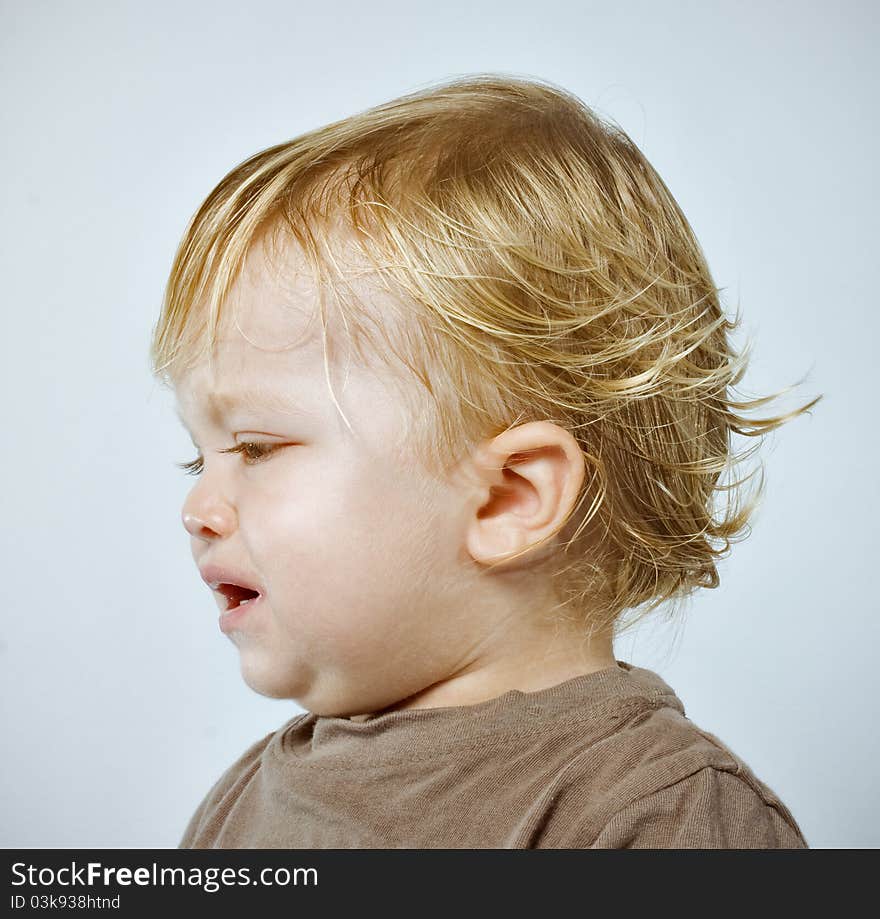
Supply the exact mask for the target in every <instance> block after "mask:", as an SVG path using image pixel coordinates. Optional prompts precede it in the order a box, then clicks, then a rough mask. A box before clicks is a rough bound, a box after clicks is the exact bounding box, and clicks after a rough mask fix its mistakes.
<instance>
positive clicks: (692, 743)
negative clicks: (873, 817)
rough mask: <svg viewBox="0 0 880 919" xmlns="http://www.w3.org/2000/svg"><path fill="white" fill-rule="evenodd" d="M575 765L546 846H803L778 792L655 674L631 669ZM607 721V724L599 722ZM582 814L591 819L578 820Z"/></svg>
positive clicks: (596, 723)
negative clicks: (625, 688)
mask: <svg viewBox="0 0 880 919" xmlns="http://www.w3.org/2000/svg"><path fill="white" fill-rule="evenodd" d="M629 674H630V676H631V677H632V680H631V681H627V682H628V683H629V684H630V689H629V690H628V691H627V692H622V693H621V694H620V695H618V696H614V697H612V698H609V699H608V700H607V702H606V703H605V705H604V706H602V707H601V708H600V711H601V717H600V721H598V722H594V723H593V724H592V725H591V729H590V731H588V732H585V734H584V738H583V740H584V742H583V746H582V747H581V748H580V749H578V750H577V752H576V755H575V757H574V759H573V760H572V768H571V770H570V773H569V780H568V781H567V782H566V788H565V791H564V797H565V798H566V802H567V803H566V805H565V807H564V808H563V809H562V810H561V813H562V814H566V813H567V814H569V816H570V820H569V825H568V826H565V821H564V820H559V819H557V820H556V821H555V823H556V826H555V827H548V834H547V836H548V841H547V842H546V844H547V845H551V846H570V847H572V848H581V847H585V846H591V847H595V848H806V847H807V842H806V840H805V839H804V837H803V834H802V833H801V830H800V828H799V827H798V824H797V822H796V821H795V819H794V817H793V815H792V814H791V812H790V811H789V809H788V808H787V807H786V806H785V804H784V803H783V802H782V800H781V799H780V798H779V796H778V795H777V794H775V792H774V791H773V790H772V789H771V788H770V787H768V786H767V785H766V784H765V783H764V782H762V781H760V780H759V779H758V778H757V776H756V775H755V774H754V772H753V771H752V770H751V769H750V768H749V766H748V764H747V763H746V762H745V761H744V760H743V759H742V758H741V757H740V756H738V755H737V754H736V753H735V752H734V751H733V750H731V749H730V747H728V746H727V745H726V744H725V743H724V742H723V741H721V740H720V739H719V738H718V737H717V736H716V735H714V734H712V733H710V732H709V731H706V730H704V729H703V728H702V727H700V726H698V725H697V724H695V723H694V722H693V721H691V719H690V718H688V716H687V714H686V712H685V709H684V706H683V705H682V703H681V700H680V699H679V698H678V696H677V695H676V694H675V693H674V692H673V691H672V689H671V688H670V687H669V686H668V685H667V684H666V683H664V682H663V681H662V680H661V679H660V678H659V677H658V676H657V675H656V674H655V673H653V671H650V670H645V669H642V668H638V667H631V668H630V669H629ZM603 720H604V726H603V724H602V721H603ZM585 815H589V819H585Z"/></svg>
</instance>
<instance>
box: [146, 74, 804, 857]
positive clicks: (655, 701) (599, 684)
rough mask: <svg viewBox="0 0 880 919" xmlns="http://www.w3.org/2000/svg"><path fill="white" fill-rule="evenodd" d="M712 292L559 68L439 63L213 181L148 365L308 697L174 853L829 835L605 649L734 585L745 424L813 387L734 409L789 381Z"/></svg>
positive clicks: (645, 175) (255, 666)
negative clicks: (533, 71)
mask: <svg viewBox="0 0 880 919" xmlns="http://www.w3.org/2000/svg"><path fill="white" fill-rule="evenodd" d="M718 291H719V289H718V288H716V287H715V286H714V284H713V281H712V278H711V275H710V272H709V269H708V267H707V265H706V261H705V258H704V256H703V254H702V251H701V249H700V247H699V245H698V243H697V241H696V240H695V238H694V235H693V232H692V230H691V228H690V226H689V224H688V222H687V220H686V219H685V217H684V215H683V214H682V212H681V210H680V209H679V207H678V205H677V204H676V202H675V200H674V199H673V197H672V195H671V194H670V192H669V190H668V189H667V188H666V186H665V184H664V183H663V181H662V180H661V179H660V177H659V176H658V175H657V173H656V172H655V171H654V170H653V168H652V167H651V165H650V164H649V163H648V162H647V160H646V159H645V157H644V156H643V154H642V153H641V152H640V151H639V150H638V148H637V147H636V146H635V145H634V144H633V142H632V141H631V140H630V139H629V137H627V135H626V134H625V133H624V132H623V131H621V130H620V129H619V128H617V127H614V126H611V125H610V124H608V123H606V122H604V121H602V120H601V119H600V118H599V117H598V116H597V115H596V114H595V113H594V112H592V111H591V110H590V109H589V108H588V107H587V106H585V105H584V104H583V103H582V102H581V101H580V100H579V99H577V98H576V97H574V96H572V95H571V94H569V93H568V92H566V91H564V90H562V89H560V88H559V87H556V86H554V85H552V84H550V83H547V82H542V81H537V80H531V79H529V80H527V79H520V78H514V77H509V76H503V75H495V74H478V75H472V76H468V77H464V78H459V79H455V80H452V81H448V82H446V83H443V84H439V85H434V86H433V87H431V88H429V89H427V90H421V91H418V92H414V93H411V94H408V95H405V96H403V97H401V98H398V99H395V100H393V101H391V102H388V103H386V104H383V105H379V106H377V107H375V108H372V109H370V110H368V111H365V112H362V113H360V114H356V115H354V116H352V117H349V118H345V119H343V120H341V121H338V122H335V123H333V124H330V125H327V126H325V127H322V128H320V129H317V130H314V131H310V132H308V133H306V134H302V135H301V136H299V137H297V138H295V139H293V140H291V141H288V142H286V143H282V144H278V145H276V146H273V147H271V148H269V149H267V150H264V151H262V152H260V153H257V154H255V155H254V156H252V157H250V158H249V159H248V160H246V161H245V162H244V163H242V164H241V165H239V166H237V167H236V168H235V169H233V170H232V171H231V172H230V173H229V174H228V175H227V176H226V177H224V178H223V179H222V180H221V181H220V183H219V184H218V185H217V186H216V188H215V189H214V190H213V191H212V192H211V193H210V195H209V196H208V198H207V199H206V200H205V202H204V203H203V204H202V205H201V207H200V208H199V209H198V211H197V213H196V214H195V216H194V217H193V219H192V220H191V222H190V224H189V226H188V227H187V229H186V231H185V234H184V238H183V240H182V242H181V244H180V247H179V249H178V251H177V254H176V257H175V260H174V264H173V267H172V270H171V274H170V278H169V281H168V285H167V289H166V294H165V301H164V304H163V309H162V314H161V317H160V320H159V322H158V324H157V326H156V328H155V331H154V338H153V342H152V360H153V367H154V371H155V373H156V375H157V377H158V378H159V379H160V380H161V381H162V382H163V383H164V384H166V385H168V386H169V387H170V388H171V389H172V391H173V393H174V395H175V399H176V402H177V406H178V413H179V415H180V418H181V420H182V422H183V424H184V425H185V426H186V428H187V430H188V431H189V434H190V437H191V439H192V442H193V445H194V448H195V450H196V451H197V455H196V458H195V459H193V460H192V461H191V462H188V463H185V464H182V465H184V468H186V469H187V471H188V472H190V473H192V474H194V475H196V476H198V479H197V481H195V483H194V485H193V488H192V489H191V491H190V492H189V494H188V496H187V498H186V501H185V503H184V506H183V512H182V520H183V525H184V527H185V528H186V530H187V532H188V533H189V536H190V544H191V550H192V554H193V558H194V560H195V563H196V565H197V566H198V568H199V571H200V573H201V576H202V578H203V579H204V581H205V582H206V584H207V586H208V588H209V589H210V590H211V591H212V592H213V596H214V598H215V599H216V602H217V606H218V611H219V628H220V629H221V630H222V632H223V633H224V634H225V635H226V636H227V637H228V639H229V640H230V641H232V642H233V643H234V645H235V647H236V649H237V651H238V655H239V660H240V667H241V674H242V677H243V679H244V681H245V682H246V683H247V685H248V686H250V687H251V688H252V689H253V690H254V691H256V692H257V693H260V694H262V695H265V696H268V697H271V698H276V699H291V700H294V701H296V702H297V703H298V704H299V705H300V706H301V707H302V708H304V709H305V710H306V711H305V712H304V713H303V714H299V715H297V716H296V717H294V718H292V719H290V720H289V721H287V723H285V724H283V725H281V727H279V728H278V729H277V730H276V731H273V732H271V733H270V734H268V735H267V736H265V737H263V738H262V739H261V740H258V741H257V742H256V743H254V744H253V745H252V746H251V747H250V748H249V749H248V750H246V751H245V752H244V753H243V755H242V756H241V757H240V758H239V759H238V760H237V761H236V762H235V763H234V764H233V765H231V766H230V767H229V768H228V769H227V770H226V771H225V772H224V773H223V775H222V776H220V778H219V779H218V780H217V782H216V783H215V785H214V786H213V788H211V790H210V791H209V792H208V794H207V796H206V797H205V798H204V800H203V801H202V802H201V804H200V805H199V807H198V808H197V810H196V811H195V813H194V814H193V816H192V818H191V820H190V821H189V825H188V826H187V827H186V830H185V832H184V834H183V838H182V839H181V841H180V846H181V847H183V848H349V847H369V848H562V847H565V848H783V847H786V848H805V847H806V846H807V843H806V840H805V839H804V837H803V835H802V833H801V831H800V829H799V827H798V825H797V823H796V821H795V819H794V818H793V816H792V814H791V813H790V812H789V810H788V809H787V808H786V806H785V805H784V804H783V802H782V801H781V800H780V799H779V797H777V796H776V795H775V794H774V793H773V791H772V790H771V789H770V788H769V787H767V785H765V784H763V783H762V782H761V781H759V779H758V778H757V777H756V776H755V775H754V774H753V773H752V772H751V770H750V769H749V767H748V766H747V765H746V763H745V762H743V760H742V759H740V758H739V757H738V756H736V754H734V753H733V752H731V750H730V749H728V748H727V747H726V746H725V745H724V744H723V743H722V742H721V741H720V740H719V739H718V738H717V737H715V736H714V735H712V734H710V733H708V732H707V731H705V730H703V729H702V728H700V727H698V726H697V725H696V724H694V723H693V722H692V721H691V720H690V719H689V718H688V717H687V715H686V713H685V709H684V706H683V705H682V703H681V701H680V700H679V698H678V697H677V696H676V694H675V693H674V692H673V690H672V689H671V688H670V686H669V685H667V684H666V683H665V682H664V681H663V679H661V677H660V676H658V675H657V674H656V673H654V672H653V671H651V670H648V669H644V668H640V667H637V666H634V665H633V664H631V663H628V662H626V661H623V660H617V659H616V658H615V654H614V649H613V641H614V638H615V636H616V635H619V634H620V631H621V629H622V628H624V627H626V628H629V627H631V626H632V625H633V624H634V623H635V622H636V621H638V620H639V619H641V618H642V617H643V616H644V615H646V614H647V613H649V612H651V611H652V610H655V609H657V608H658V607H660V606H661V605H663V604H665V605H666V606H667V607H672V608H674V607H675V605H676V604H681V603H682V601H684V600H685V599H686V598H687V597H689V596H690V595H691V594H692V593H693V592H694V591H695V590H696V588H698V587H716V586H717V585H718V582H719V578H718V573H717V568H716V561H717V559H718V558H719V557H720V556H721V555H723V554H724V553H725V552H726V551H727V550H728V549H729V546H730V544H731V542H732V541H733V540H734V539H735V538H736V537H737V536H738V535H739V534H741V533H742V532H743V531H744V529H745V528H746V526H747V522H748V519H749V517H750V515H751V512H752V510H753V509H754V506H755V504H756V503H757V501H758V497H756V496H752V498H751V499H750V500H748V501H746V500H744V498H743V493H742V491H741V488H742V486H743V484H744V482H745V481H746V479H747V478H748V477H744V478H741V479H739V480H736V481H734V482H733V483H732V484H728V483H724V482H723V474H724V473H725V472H726V471H728V470H729V469H733V468H734V466H735V465H736V463H738V462H739V461H740V460H741V459H743V457H742V456H736V455H735V453H734V452H733V449H732V445H731V438H732V435H733V433H740V434H749V435H760V434H762V433H764V432H766V431H770V430H773V429H775V428H777V427H778V426H780V425H782V424H783V423H784V422H786V421H787V420H788V419H789V418H790V417H793V416H795V415H798V414H800V413H802V412H805V411H807V410H808V409H809V408H811V407H812V406H813V405H814V404H815V402H817V401H818V399H816V400H813V402H810V403H809V404H807V405H805V406H803V407H802V408H800V409H798V410H797V411H794V412H791V413H789V414H788V415H784V416H780V417H771V418H762V419H758V420H748V419H747V418H745V417H744V416H743V415H741V414H740V413H739V412H740V410H742V409H748V408H751V407H753V406H758V405H762V404H764V403H765V402H766V401H767V400H761V399H756V400H753V401H751V402H742V401H735V400H734V399H733V396H732V387H733V385H734V384H735V383H737V382H738V381H739V380H740V378H741V377H742V375H743V373H744V371H745V366H746V357H744V356H743V355H740V354H737V353H736V352H735V351H734V350H733V348H732V347H731V344H730V342H729V340H728V332H729V331H730V330H733V329H735V328H736V327H737V325H738V323H739V319H737V321H736V322H733V323H731V322H729V321H728V320H727V319H726V318H725V316H724V314H723V312H722V309H721V306H720V302H719V298H718ZM719 496H723V497H724V498H725V504H726V506H725V507H724V508H723V509H722V510H723V513H719V510H718V509H717V508H716V507H715V503H716V499H717V498H718V497H719ZM734 499H740V500H739V501H737V500H734ZM627 616H629V618H628V619H627Z"/></svg>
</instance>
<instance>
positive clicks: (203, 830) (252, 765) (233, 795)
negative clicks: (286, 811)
mask: <svg viewBox="0 0 880 919" xmlns="http://www.w3.org/2000/svg"><path fill="white" fill-rule="evenodd" d="M273 734H274V732H270V733H268V734H266V736H265V737H263V738H261V739H260V740H258V741H256V742H255V743H253V744H252V745H251V746H250V747H248V748H247V750H245V752H244V753H243V754H242V755H241V756H240V757H239V758H238V759H237V760H236V761H235V762H234V763H233V764H232V765H231V766H230V767H229V768H228V769H227V770H226V771H225V772H224V773H223V775H221V776H220V778H219V779H217V781H216V782H215V783H214V785H213V787H212V788H211V790H210V791H209V792H208V793H207V794H206V795H205V797H204V798H203V799H202V801H201V803H200V804H199V806H198V807H197V808H196V810H195V812H194V813H193V815H192V817H190V818H189V822H188V823H187V826H186V829H185V830H184V831H183V836H182V837H181V839H180V842H179V843H178V844H177V848H178V849H207V848H211V847H212V844H213V841H214V839H215V838H216V836H217V834H218V833H219V831H220V829H221V827H222V824H223V821H224V820H225V818H226V816H227V815H228V813H229V811H230V810H231V809H232V806H233V805H234V804H235V801H236V799H237V798H238V796H239V795H240V794H241V792H242V789H243V788H244V786H245V785H246V784H247V782H248V781H249V780H250V778H251V776H253V774H254V772H255V771H256V769H257V768H258V767H259V760H260V756H261V754H262V752H263V750H264V749H265V748H266V746H267V745H268V743H269V741H270V740H271V739H272V737H273Z"/></svg>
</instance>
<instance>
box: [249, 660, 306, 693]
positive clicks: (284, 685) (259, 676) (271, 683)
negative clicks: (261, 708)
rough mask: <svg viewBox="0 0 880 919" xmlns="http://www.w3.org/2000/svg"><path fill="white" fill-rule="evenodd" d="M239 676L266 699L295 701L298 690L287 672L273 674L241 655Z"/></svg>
mask: <svg viewBox="0 0 880 919" xmlns="http://www.w3.org/2000/svg"><path fill="white" fill-rule="evenodd" d="M241 678H242V679H243V680H244V682H245V684H246V685H247V686H248V687H249V688H250V689H252V690H253V691H254V692H255V693H258V694H259V695H261V696H265V697H266V698H267V699H291V700H293V701H296V699H297V696H298V695H299V691H298V689H297V687H296V686H295V685H294V684H293V682H292V681H291V680H290V677H289V674H274V673H272V672H271V671H269V670H267V669H266V668H264V667H260V666H259V665H257V664H256V662H254V661H252V660H248V655H247V654H242V656H241Z"/></svg>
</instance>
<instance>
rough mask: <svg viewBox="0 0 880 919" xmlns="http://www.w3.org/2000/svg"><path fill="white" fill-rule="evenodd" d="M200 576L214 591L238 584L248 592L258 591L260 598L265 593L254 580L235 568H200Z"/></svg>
mask: <svg viewBox="0 0 880 919" xmlns="http://www.w3.org/2000/svg"><path fill="white" fill-rule="evenodd" d="M199 574H200V575H201V576H202V580H203V581H204V582H205V583H206V584H207V585H208V587H210V588H211V590H213V591H216V590H217V587H218V586H219V585H220V584H237V585H238V586H239V587H247V589H248V590H253V591H256V592H257V593H258V594H260V596H262V595H263V594H264V593H265V591H264V590H263V588H262V587H261V586H260V585H259V584H258V583H257V582H256V581H255V580H254V578H252V577H251V576H250V575H248V574H245V573H244V572H241V571H236V570H235V568H224V567H222V566H221V565H205V567H204V568H199Z"/></svg>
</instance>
